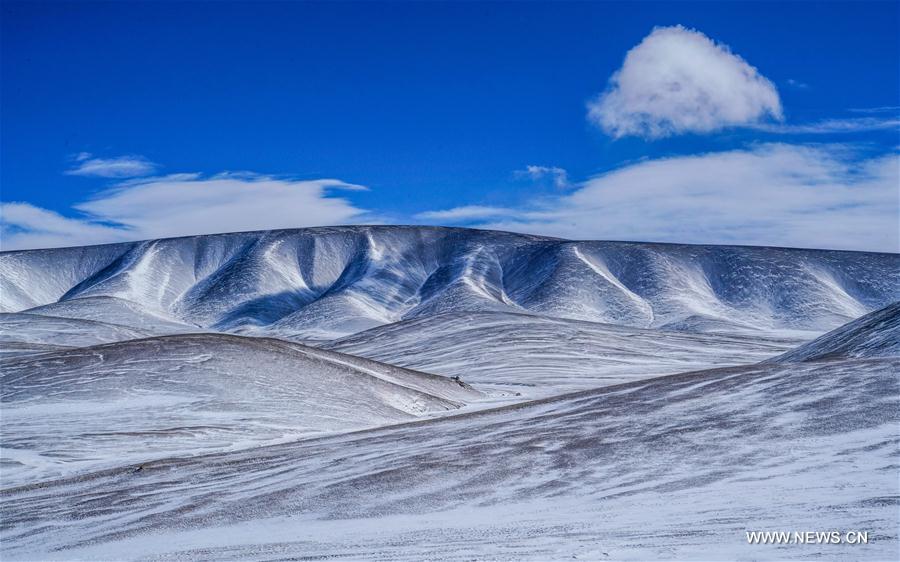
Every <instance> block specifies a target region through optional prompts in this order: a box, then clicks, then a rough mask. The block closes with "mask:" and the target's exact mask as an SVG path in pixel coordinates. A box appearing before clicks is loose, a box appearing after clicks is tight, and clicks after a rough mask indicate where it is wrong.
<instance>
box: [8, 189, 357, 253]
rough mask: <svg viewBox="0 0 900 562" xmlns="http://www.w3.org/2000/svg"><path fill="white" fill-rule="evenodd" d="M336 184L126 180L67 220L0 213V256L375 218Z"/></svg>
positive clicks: (24, 207)
mask: <svg viewBox="0 0 900 562" xmlns="http://www.w3.org/2000/svg"><path fill="white" fill-rule="evenodd" d="M337 189H340V190H346V189H349V190H360V189H365V188H364V187H362V186H358V185H354V184H348V183H345V182H342V181H340V180H335V179H321V180H311V181H297V180H286V179H276V178H271V177H267V176H262V175H257V174H252V173H242V174H221V175H218V176H213V177H203V176H200V175H199V174H175V175H170V176H161V177H152V178H145V179H140V180H129V181H125V182H121V183H119V184H117V185H116V186H115V187H113V188H112V189H110V190H108V191H105V192H102V193H100V194H99V195H98V196H97V197H96V198H94V199H91V200H89V201H85V202H83V203H80V204H78V205H76V206H75V210H76V211H78V212H79V213H80V215H81V218H67V217H64V216H61V215H59V214H57V213H55V212H52V211H48V210H46V209H41V208H39V207H35V206H33V205H30V204H28V203H4V204H3V205H2V206H0V219H2V234H3V236H2V246H3V249H4V250H13V249H22V248H46V247H56V246H77V245H82V244H98V243H104V242H118V241H124V240H143V239H150V238H162V237H169V236H185V235H192V234H208V233H216V232H236V231H245V230H268V229H278V228H295V227H301V226H324V225H333V224H348V223H352V222H359V221H361V220H364V219H369V221H370V222H371V219H372V217H371V216H370V215H369V214H368V213H367V212H366V211H365V210H363V209H359V208H357V207H355V206H354V205H353V204H352V203H350V202H349V201H347V200H346V199H342V198H339V197H334V196H333V195H332V194H331V191H332V190H337Z"/></svg>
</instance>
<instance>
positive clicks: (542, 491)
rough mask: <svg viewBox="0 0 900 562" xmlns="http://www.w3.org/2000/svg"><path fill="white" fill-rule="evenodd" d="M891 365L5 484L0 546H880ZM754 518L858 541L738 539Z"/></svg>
mask: <svg viewBox="0 0 900 562" xmlns="http://www.w3.org/2000/svg"><path fill="white" fill-rule="evenodd" d="M898 373H900V360H895V359H894V360H891V359H875V360H855V361H834V362H827V363H796V364H790V365H779V364H758V365H753V366H748V367H740V368H730V369H718V370H713V371H704V372H696V373H687V374H682V375H673V376H669V377H663V378H658V379H653V380H646V381H641V382H636V383H629V384H625V385H620V386H614V387H607V388H604V389H601V390H597V391H588V392H582V393H579V394H574V395H568V396H564V397H560V398H556V399H550V400H545V401H540V402H535V403H530V404H528V405H523V406H516V407H507V408H503V409H500V410H494V411H489V412H483V413H479V414H468V415H465V414H464V415H459V416H452V417H446V418H442V419H437V420H428V421H425V422H419V423H413V424H406V425H402V426H394V427H390V428H382V429H377V430H372V431H366V432H359V433H352V434H344V435H340V436H332V437H325V438H322V439H315V440H306V441H301V442H296V443H285V444H279V445H273V446H270V447H265V448H259V449H254V450H245V451H239V452H234V453H227V454H218V455H211V456H206V457H194V458H167V459H161V460H159V461H156V462H152V463H147V464H145V465H144V468H143V470H141V471H139V472H135V470H134V467H133V466H125V467H122V468H118V469H111V470H106V471H102V472H96V473H93V474H87V475H81V476H79V477H76V478H69V479H65V480H60V481H57V482H47V483H42V484H40V485H35V486H27V487H22V488H18V489H11V490H9V489H8V490H5V491H3V492H2V493H0V499H2V503H0V513H2V523H0V525H2V527H0V529H2V539H3V540H2V549H3V551H2V554H3V557H4V560H14V559H35V558H48V557H55V558H69V559H71V558H88V559H98V558H99V559H119V558H128V557H132V556H134V554H135V553H141V555H142V556H144V557H147V558H163V559H166V560H173V559H197V558H204V559H216V560H233V559H241V560H247V559H273V558H279V559H287V558H306V557H314V558H332V557H333V558H347V559H354V560H358V559H365V560H396V559H415V560H421V559H429V558H440V559H443V560H471V559H483V558H490V559H507V560H519V559H526V558H530V559H537V560H547V559H564V558H565V559H568V558H587V559H607V558H609V559H614V560H620V559H632V560H634V559H636V560H647V559H672V560H688V559H689V560H697V559H711V560H723V559H730V560H734V559H737V560H759V559H801V558H808V559H816V560H821V559H860V560H862V559H865V560H889V559H893V558H895V557H896V553H897V550H898V546H900V543H898V536H897V534H898V528H900V525H898V523H900V521H898V517H900V512H898V509H897V501H898V500H897V498H898V496H900V482H898V480H897V472H896V471H897V463H896V455H897V443H898V441H900V404H898V398H900V392H898ZM536 427H540V431H535V428H536ZM755 530H785V531H793V530H798V531H806V530H811V531H832V530H839V531H867V532H868V533H869V542H868V544H864V545H848V544H842V545H832V544H788V545H780V546H775V545H750V544H748V541H747V539H746V535H745V533H746V532H747V531H755Z"/></svg>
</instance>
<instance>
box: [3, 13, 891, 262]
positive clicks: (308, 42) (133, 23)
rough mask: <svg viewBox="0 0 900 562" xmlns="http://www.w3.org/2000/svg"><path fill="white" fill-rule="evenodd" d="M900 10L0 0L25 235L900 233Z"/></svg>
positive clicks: (802, 240)
mask: <svg viewBox="0 0 900 562" xmlns="http://www.w3.org/2000/svg"><path fill="white" fill-rule="evenodd" d="M898 6H900V4H898V3H896V2H872V3H866V2H852V3H851V2H847V3H841V2H825V3H814V2H788V3H762V2H754V3H737V2H721V3H713V2H702V3H690V2H665V3H659V4H654V3H647V2H640V3H637V2H632V3H610V2H607V3H571V4H568V3H553V4H541V3H527V4H519V3H484V4H483V3H455V4H442V3H431V2H429V3H392V4H382V3H362V4H353V3H341V4H335V3H286V2H279V3H271V4H264V3H254V4H241V3H133V2H129V3H87V2H66V3H60V4H55V3H39V2H26V3H16V2H8V1H5V2H3V3H2V4H0V9H2V21H0V25H2V34H0V65H2V66H0V72H2V85H0V96H2V98H0V100H2V120H0V190H2V191H0V200H2V201H3V203H4V206H3V211H2V217H3V241H2V246H3V249H14V248H20V247H42V246H59V245H71V244H80V243H100V242H107V241H118V240H128V239H140V238H146V237H157V236H170V235H181V234H192V233H206V232H221V231H228V230H246V229H254V228H280V227H291V226H308V225H318V224H330V223H360V222H363V223H371V222H381V223H422V224H447V225H462V226H477V227H488V228H504V229H510V230H518V231H525V232H535V233H541V234H548V235H557V236H564V237H571V238H606V239H632V240H657V241H672V242H694V243H720V244H721V243H740V244H771V245H786V246H806V247H809V246H812V247H827V248H846V249H863V250H880V251H898V249H900V248H898V245H900V242H898V239H897V237H898V233H897V230H898V224H897V215H898V212H900V209H898V206H900V203H898V197H900V195H898V189H900V188H898V187H897V181H898V156H897V150H898V144H900V137H898V131H900V126H898V118H900V110H898V106H900V70H898V69H900V45H898V37H900V29H898V27H900V24H898V22H900V11H898V10H900V8H898ZM676 26H680V27H676ZM655 29H656V30H657V31H656V32H654V30H655ZM630 53H631V54H630ZM626 55H628V56H629V58H626Z"/></svg>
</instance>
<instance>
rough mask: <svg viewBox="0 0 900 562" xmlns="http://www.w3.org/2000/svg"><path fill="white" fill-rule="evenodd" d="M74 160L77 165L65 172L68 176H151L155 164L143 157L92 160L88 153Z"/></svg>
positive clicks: (78, 155)
mask: <svg viewBox="0 0 900 562" xmlns="http://www.w3.org/2000/svg"><path fill="white" fill-rule="evenodd" d="M74 160H75V162H77V165H76V166H75V167H74V168H72V169H70V170H66V172H65V173H66V174H68V175H70V176H94V177H99V178H133V177H137V176H146V175H149V174H152V173H153V172H154V171H155V170H156V164H154V163H153V162H150V161H149V160H147V159H146V158H144V157H143V156H119V157H117V158H94V157H93V155H92V154H91V153H89V152H80V153H78V154H77V155H76V156H75V158H74Z"/></svg>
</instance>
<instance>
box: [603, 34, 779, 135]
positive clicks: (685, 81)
mask: <svg viewBox="0 0 900 562" xmlns="http://www.w3.org/2000/svg"><path fill="white" fill-rule="evenodd" d="M769 117H771V118H774V119H778V120H780V119H782V110H781V101H780V99H779V97H778V92H777V91H776V89H775V86H774V85H773V84H772V82H770V81H769V80H768V79H767V78H765V77H764V76H762V75H761V74H760V73H759V72H758V71H757V70H756V68H754V67H752V66H750V65H749V64H747V62H746V61H745V60H744V59H742V58H741V57H740V56H738V55H736V54H734V53H732V52H731V50H730V49H729V48H728V47H727V46H726V45H722V44H717V43H715V42H713V41H712V40H711V39H710V38H709V37H707V36H706V35H704V34H703V33H700V32H699V31H694V30H691V29H686V28H684V27H682V26H676V27H658V28H656V29H654V30H653V32H651V33H650V35H648V36H647V37H645V38H644V40H643V41H641V43H640V44H639V45H637V46H636V47H634V48H633V49H631V50H630V51H628V54H627V55H626V56H625V61H624V62H623V64H622V68H620V69H619V70H618V71H617V72H616V73H615V74H613V76H612V77H611V78H610V81H609V86H608V88H607V90H606V92H604V93H603V94H602V95H601V96H600V97H599V98H598V99H597V100H596V101H594V102H592V103H591V104H590V105H589V118H590V119H591V120H592V121H594V122H595V123H596V124H598V125H599V126H600V127H601V128H602V129H603V130H604V131H605V132H606V133H607V134H609V135H611V136H613V137H616V138H619V137H624V136H629V135H635V136H642V137H646V138H658V137H665V136H670V135H675V134H682V133H691V132H693V133H707V132H711V131H715V130H718V129H722V128H725V127H731V126H738V125H746V124H752V123H757V122H760V121H763V120H765V119H766V118H769Z"/></svg>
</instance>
